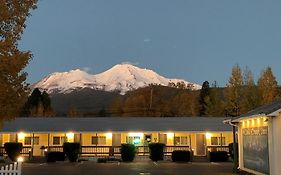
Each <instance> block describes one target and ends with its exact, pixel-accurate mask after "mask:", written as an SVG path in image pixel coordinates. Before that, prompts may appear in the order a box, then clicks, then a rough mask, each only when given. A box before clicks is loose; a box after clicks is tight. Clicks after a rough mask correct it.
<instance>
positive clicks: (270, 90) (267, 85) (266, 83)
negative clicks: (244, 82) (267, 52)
mask: <svg viewBox="0 0 281 175" xmlns="http://www.w3.org/2000/svg"><path fill="white" fill-rule="evenodd" d="M277 88H278V83H277V81H276V78H275V76H274V75H273V72H272V69H271V68H270V67H267V68H266V69H265V70H263V71H262V73H261V76H260V78H259V80H258V90H259V95H260V103H261V105H264V104H268V103H271V102H273V101H275V100H277V99H278V89H277Z"/></svg>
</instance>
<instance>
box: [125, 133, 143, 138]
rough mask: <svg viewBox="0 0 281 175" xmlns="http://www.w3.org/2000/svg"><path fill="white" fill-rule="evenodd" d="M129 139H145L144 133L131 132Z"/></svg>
mask: <svg viewBox="0 0 281 175" xmlns="http://www.w3.org/2000/svg"><path fill="white" fill-rule="evenodd" d="M128 136H129V137H143V133H142V132H130V133H129V134H128Z"/></svg>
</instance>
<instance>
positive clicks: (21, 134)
mask: <svg viewBox="0 0 281 175" xmlns="http://www.w3.org/2000/svg"><path fill="white" fill-rule="evenodd" d="M24 137H25V133H23V132H20V133H18V139H19V140H23V139H24Z"/></svg>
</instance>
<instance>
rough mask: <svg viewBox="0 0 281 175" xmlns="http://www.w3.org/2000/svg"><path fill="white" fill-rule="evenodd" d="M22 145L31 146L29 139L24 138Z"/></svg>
mask: <svg viewBox="0 0 281 175" xmlns="http://www.w3.org/2000/svg"><path fill="white" fill-rule="evenodd" d="M24 145H31V137H25V138H24Z"/></svg>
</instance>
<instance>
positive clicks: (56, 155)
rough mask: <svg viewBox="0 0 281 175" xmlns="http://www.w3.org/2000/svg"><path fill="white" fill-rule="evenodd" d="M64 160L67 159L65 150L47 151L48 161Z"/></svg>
mask: <svg viewBox="0 0 281 175" xmlns="http://www.w3.org/2000/svg"><path fill="white" fill-rule="evenodd" d="M64 160H65V154H64V152H56V151H51V152H48V153H47V162H56V161H64Z"/></svg>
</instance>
